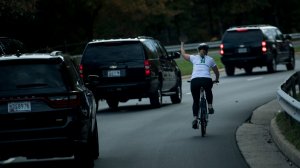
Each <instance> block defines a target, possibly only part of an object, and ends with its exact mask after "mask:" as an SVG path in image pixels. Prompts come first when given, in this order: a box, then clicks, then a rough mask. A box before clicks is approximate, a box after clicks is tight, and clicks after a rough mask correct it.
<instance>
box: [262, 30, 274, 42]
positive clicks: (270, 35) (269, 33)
mask: <svg viewBox="0 0 300 168" xmlns="http://www.w3.org/2000/svg"><path fill="white" fill-rule="evenodd" d="M263 32H264V34H265V35H266V36H267V37H268V39H270V40H275V36H276V31H275V29H263Z"/></svg>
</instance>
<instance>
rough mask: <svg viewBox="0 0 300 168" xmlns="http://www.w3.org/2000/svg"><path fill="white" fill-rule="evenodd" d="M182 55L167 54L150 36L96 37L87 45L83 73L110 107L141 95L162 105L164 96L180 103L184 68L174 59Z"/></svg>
mask: <svg viewBox="0 0 300 168" xmlns="http://www.w3.org/2000/svg"><path fill="white" fill-rule="evenodd" d="M179 57H180V54H179V53H172V54H170V55H168V53H167V51H166V49H165V48H164V47H163V46H162V45H161V44H160V42H159V41H157V40H155V39H153V38H151V37H137V38H128V39H111V40H95V41H91V42H89V43H88V44H87V45H86V47H85V50H84V52H83V55H82V59H81V65H80V72H81V75H82V77H83V80H84V82H85V84H86V86H87V87H88V88H90V89H91V90H92V91H93V92H94V95H95V97H96V99H97V100H100V99H105V100H106V102H107V104H108V105H109V107H110V108H111V109H116V108H117V107H118V104H119V102H126V101H127V100H129V99H139V100H141V99H142V98H150V103H151V105H152V106H153V107H160V106H161V104H162V96H170V98H171V101H172V103H180V102H181V99H182V90H181V86H182V82H181V71H180V69H179V67H178V66H177V64H176V62H175V61H174V59H175V58H179Z"/></svg>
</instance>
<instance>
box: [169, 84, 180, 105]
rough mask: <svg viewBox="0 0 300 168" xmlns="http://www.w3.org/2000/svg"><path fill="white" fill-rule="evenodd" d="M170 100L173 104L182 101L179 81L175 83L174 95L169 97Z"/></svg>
mask: <svg viewBox="0 0 300 168" xmlns="http://www.w3.org/2000/svg"><path fill="white" fill-rule="evenodd" d="M170 98H171V102H172V103H173V104H178V103H180V102H181V100H182V87H181V81H180V80H179V81H178V82H177V87H176V94H175V95H172V96H170Z"/></svg>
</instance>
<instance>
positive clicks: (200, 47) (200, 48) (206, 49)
mask: <svg viewBox="0 0 300 168" xmlns="http://www.w3.org/2000/svg"><path fill="white" fill-rule="evenodd" d="M197 49H198V51H200V50H202V49H203V50H205V52H206V54H207V53H208V49H209V46H208V45H207V44H206V43H201V44H199V46H198V48H197Z"/></svg>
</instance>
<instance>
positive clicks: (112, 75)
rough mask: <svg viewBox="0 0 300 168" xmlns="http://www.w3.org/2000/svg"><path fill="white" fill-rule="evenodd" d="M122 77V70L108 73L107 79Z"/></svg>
mask: <svg viewBox="0 0 300 168" xmlns="http://www.w3.org/2000/svg"><path fill="white" fill-rule="evenodd" d="M120 76H121V72H120V70H110V71H107V77H120Z"/></svg>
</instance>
